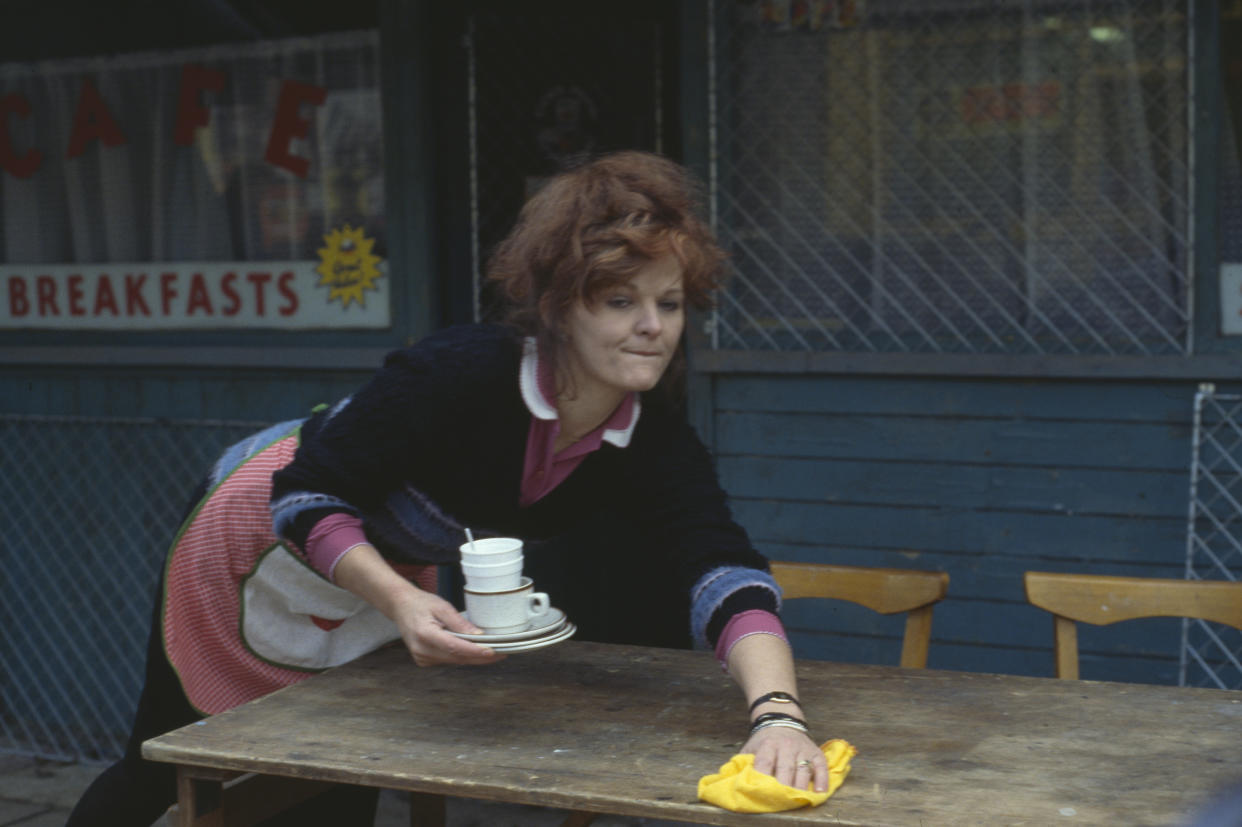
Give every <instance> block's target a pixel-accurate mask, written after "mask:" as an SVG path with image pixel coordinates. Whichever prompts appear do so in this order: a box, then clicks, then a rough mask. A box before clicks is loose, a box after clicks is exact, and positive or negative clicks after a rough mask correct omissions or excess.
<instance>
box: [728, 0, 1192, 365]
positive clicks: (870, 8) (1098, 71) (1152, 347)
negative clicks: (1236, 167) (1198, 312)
mask: <svg viewBox="0 0 1242 827" xmlns="http://www.w3.org/2000/svg"><path fill="white" fill-rule="evenodd" d="M711 8H712V20H711V24H710V25H711V35H712V48H711V49H710V55H711V61H712V64H711V66H710V67H709V68H710V77H711V79H712V84H713V91H712V98H713V103H714V104H715V113H716V117H715V129H714V135H715V139H716V145H715V147H714V157H715V158H716V163H715V171H714V175H713V181H712V191H713V196H714V207H715V220H716V223H717V230H718V232H719V234H720V236H721V238H722V240H723V241H724V242H725V243H726V245H727V247H728V248H729V249H730V251H731V254H732V263H733V273H732V280H731V284H730V285H729V286H728V287H727V289H726V290H725V291H724V292H723V295H722V296H721V297H720V307H719V310H718V312H717V314H716V318H715V325H714V342H715V344H716V346H717V347H719V348H738V349H769V350H812V351H814V350H847V351H880V352H884V351H918V352H981V353H1093V354H1094V353H1103V354H1147V353H1180V352H1185V351H1186V349H1187V348H1188V344H1187V342H1188V322H1189V315H1188V301H1187V294H1188V284H1189V280H1188V278H1187V272H1188V265H1187V250H1188V232H1187V227H1188V211H1187V204H1188V198H1187V187H1188V178H1187V170H1188V164H1189V151H1190V143H1189V136H1188V127H1187V99H1188V83H1189V80H1188V78H1189V75H1188V73H1187V60H1186V54H1187V43H1188V36H1189V35H1188V32H1189V29H1188V17H1187V15H1188V13H1189V12H1188V8H1189V7H1188V5H1187V4H1186V3H1185V0H1112V1H1110V2H1091V1H1090V0H1075V1H1074V2H1067V1H1065V0H1063V1H1062V2H1040V1H1039V0H1034V1H1033V2H1032V1H1031V0H1028V2H1023V3H1018V2H967V0H937V2H927V1H926V0H870V2H866V3H863V2H835V3H829V2H788V0H786V2H779V1H778V0H763V2H745V1H744V0H743V2H739V1H738V0H713V2H712V5H711Z"/></svg>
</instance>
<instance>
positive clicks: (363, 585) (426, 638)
mask: <svg viewBox="0 0 1242 827" xmlns="http://www.w3.org/2000/svg"><path fill="white" fill-rule="evenodd" d="M335 577H336V584H337V585H338V586H340V587H341V588H343V589H348V590H349V591H351V592H353V593H354V594H356V595H358V596H359V597H361V598H362V599H363V600H365V601H367V602H368V603H370V604H371V605H372V606H374V607H375V608H377V609H379V610H380V611H381V612H383V613H384V616H385V617H387V618H388V619H389V620H391V621H392V622H393V623H395V624H397V630H398V631H399V632H401V639H402V640H403V641H405V647H406V648H407V649H409V650H410V655H411V656H413V658H414V662H415V663H417V664H418V665H419V666H433V665H435V664H439V663H495V662H496V661H498V660H500V659H502V658H503V657H504V655H502V654H499V653H497V652H494V651H493V650H491V649H489V648H487V647H486V646H480V645H479V644H477V643H472V642H471V641H468V640H463V639H461V638H459V637H457V636H456V635H451V634H449V631H453V632H464V633H465V634H475V635H477V634H479V633H480V632H482V631H483V630H482V629H480V628H479V627H477V626H475V625H474V624H473V623H471V622H470V621H468V620H466V619H465V618H464V617H462V616H461V614H459V613H458V611H457V610H456V609H454V608H453V604H452V603H449V602H448V601H447V600H445V599H444V598H442V597H440V596H439V595H438V594H434V593H433V592H425V591H423V590H422V589H420V588H419V587H418V586H415V585H414V584H413V583H411V582H410V581H409V580H406V579H405V578H404V577H402V576H401V575H399V574H397V572H396V571H394V570H393V568H392V566H390V565H388V563H387V562H386V561H385V560H384V559H383V558H382V557H380V554H379V552H378V551H376V550H375V547H374V546H372V545H370V544H369V543H359V544H358V545H356V546H354V547H353V548H351V549H349V550H348V551H346V552H345V553H344V554H343V555H341V558H340V559H339V560H338V561H337V562H336V569H335Z"/></svg>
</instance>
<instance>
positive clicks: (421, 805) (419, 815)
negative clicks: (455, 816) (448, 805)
mask: <svg viewBox="0 0 1242 827" xmlns="http://www.w3.org/2000/svg"><path fill="white" fill-rule="evenodd" d="M444 809H445V808H444V796H442V795H439V794H437V793H410V827H444V819H445V812H444Z"/></svg>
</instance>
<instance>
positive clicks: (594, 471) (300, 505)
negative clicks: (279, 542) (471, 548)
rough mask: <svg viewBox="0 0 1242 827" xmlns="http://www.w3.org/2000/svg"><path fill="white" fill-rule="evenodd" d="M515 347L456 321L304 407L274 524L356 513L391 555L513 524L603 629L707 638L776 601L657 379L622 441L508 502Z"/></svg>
mask: <svg viewBox="0 0 1242 827" xmlns="http://www.w3.org/2000/svg"><path fill="white" fill-rule="evenodd" d="M521 353H522V346H521V341H520V339H518V338H517V337H516V336H514V335H513V333H512V332H510V331H509V330H508V329H506V328H502V327H498V326H493V325H468V326H460V327H455V328H450V329H448V330H445V331H441V332H439V333H436V334H433V335H431V336H429V337H427V338H426V339H424V340H422V341H421V342H419V343H418V344H416V345H414V346H413V347H410V348H407V349H404V350H400V351H397V352H394V353H392V354H390V355H389V356H388V357H387V359H386V360H385V363H384V366H383V368H382V369H381V370H380V371H379V372H378V373H377V374H376V375H375V376H374V377H373V378H372V380H371V381H370V382H369V383H368V384H366V385H365V386H364V387H363V388H361V389H360V390H359V391H358V392H357V393H356V394H354V395H353V396H352V397H350V398H348V399H346V400H343V401H342V402H340V403H338V404H337V405H336V406H335V407H333V408H332V409H330V410H325V411H322V412H320V413H318V414H316V415H315V416H313V417H311V418H310V419H309V420H307V421H306V422H305V423H304V424H303V426H302V430H301V436H302V439H301V445H300V447H299V449H298V452H297V455H296V456H295V458H294V460H293V462H291V463H290V464H289V465H288V466H287V467H285V468H284V469H282V470H281V471H278V472H277V473H276V474H275V475H274V477H273V490H272V504H273V514H274V521H275V527H276V532H277V534H278V535H279V536H281V537H284V538H285V539H287V540H289V541H290V542H291V543H293V544H294V545H295V546H297V547H299V548H301V547H303V545H304V543H305V540H306V536H307V534H308V533H309V531H310V529H311V527H312V526H313V525H314V524H315V523H316V522H318V521H319V520H320V519H322V518H323V517H324V516H326V515H327V514H329V513H333V512H346V513H352V514H355V515H358V516H360V517H362V518H363V519H364V528H365V530H366V532H367V535H368V539H371V540H372V542H374V543H375V545H376V546H377V548H379V550H380V551H381V553H382V554H383V555H384V556H385V557H386V558H388V559H391V560H394V561H396V562H427V563H448V562H455V561H456V560H457V556H458V555H457V546H458V545H459V544H460V543H461V542H462V541H463V539H464V537H463V534H462V533H461V527H463V526H469V527H471V528H472V529H473V530H474V532H475V534H476V536H485V535H488V534H491V535H502V536H513V537H520V538H522V539H523V540H524V541H525V542H526V545H527V551H526V558H527V567H526V568H527V571H528V573H530V574H531V575H532V577H535V576H536V575H538V577H537V578H536V587H537V588H540V589H541V590H546V591H549V593H550V594H551V596H552V600H553V604H554V605H558V606H565V605H566V604H572V605H574V606H575V610H576V611H577V614H578V615H579V617H575V614H574V611H575V610H571V609H569V608H566V613H567V614H569V615H570V617H571V619H575V620H578V619H585V617H583V616H585V615H588V614H592V615H595V614H600V615H607V616H606V617H601V618H599V622H598V623H595V624H593V625H592V624H587V626H588V628H587V630H586V631H587V632H588V635H587V636H591V635H590V634H589V633H590V631H591V629H593V628H595V627H600V628H599V629H597V630H596V631H597V632H598V633H597V634H595V635H594V637H596V638H598V639H612V640H629V639H631V638H637V639H634V640H631V641H630V642H655V643H667V644H670V645H677V644H679V643H681V642H683V641H684V642H691V640H694V641H695V642H697V643H698V644H699V645H711V644H713V643H714V641H715V638H716V637H717V635H718V634H719V633H720V631H721V629H723V626H724V624H725V623H726V622H727V620H728V618H729V617H731V616H732V615H734V614H735V613H737V612H739V611H744V610H746V609H753V608H762V609H766V610H768V611H772V612H775V611H777V609H778V605H779V598H778V595H779V590H778V589H777V588H776V585H775V583H774V582H773V581H772V579H771V577H770V576H769V575H768V574H767V562H766V560H765V559H764V558H763V556H762V555H760V554H759V553H758V552H757V551H756V550H755V549H754V548H753V547H752V546H751V544H750V542H749V539H748V538H747V535H746V532H745V531H744V530H743V529H742V528H741V527H740V526H739V525H738V524H737V523H735V522H734V521H733V519H732V517H731V515H730V512H729V509H728V506H727V504H726V500H725V494H724V492H723V491H722V490H721V488H720V486H719V484H718V482H717V480H716V475H715V471H714V469H713V467H712V463H711V459H710V457H709V455H708V452H707V450H706V449H705V448H704V446H703V445H702V443H701V442H700V441H699V439H698V438H697V436H696V435H695V434H694V431H693V429H692V428H691V427H690V426H689V424H688V423H687V422H686V420H685V418H684V416H682V415H681V414H680V413H679V412H678V411H676V410H674V408H673V406H671V405H670V404H669V403H668V402H667V401H666V400H665V399H664V398H663V397H662V396H661V395H660V394H657V393H649V394H645V395H644V397H643V400H642V404H643V409H642V415H641V416H640V418H639V421H638V424H637V427H636V429H635V431H634V434H633V438H632V439H631V441H630V444H629V445H628V446H627V447H626V448H618V447H616V446H613V445H611V444H608V443H604V444H603V445H601V447H600V448H599V450H597V451H595V452H593V453H591V454H590V455H589V456H588V457H587V458H586V459H585V460H584V461H583V462H582V464H581V465H579V466H578V467H577V468H576V469H575V470H574V471H573V473H571V474H570V475H569V477H568V478H566V479H565V480H564V481H563V482H562V483H561V484H560V485H559V486H557V488H555V489H554V490H553V491H551V492H550V493H549V494H548V495H546V496H545V497H543V498H541V499H540V500H538V501H537V502H535V503H533V504H531V505H529V506H526V507H521V506H519V504H518V499H519V491H520V487H521V479H522V470H523V463H524V459H525V450H526V437H527V431H528V429H529V427H530V416H531V415H530V412H529V411H528V409H527V408H526V405H525V403H524V402H523V401H522V396H521V391H520V387H519V384H518V369H519V364H520V360H521ZM547 583H556V584H557V587H558V588H559V590H560V594H559V595H558V594H557V593H555V592H553V590H552V589H551V588H548V587H546V584H547ZM609 606H611V608H608V607H609ZM635 613H638V614H641V621H640V622H636V621H635V619H634V617H635ZM636 623H637V625H636ZM579 627H580V629H581V628H583V623H579ZM638 627H641V628H642V629H646V630H652V629H657V630H658V629H665V630H667V633H666V634H660V633H658V632H655V633H649V632H647V631H635V630H636V629H637V628H638Z"/></svg>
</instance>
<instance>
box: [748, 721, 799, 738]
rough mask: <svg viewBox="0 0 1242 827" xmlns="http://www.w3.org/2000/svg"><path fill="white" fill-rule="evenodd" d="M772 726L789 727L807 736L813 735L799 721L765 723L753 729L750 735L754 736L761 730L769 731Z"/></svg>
mask: <svg viewBox="0 0 1242 827" xmlns="http://www.w3.org/2000/svg"><path fill="white" fill-rule="evenodd" d="M770 726H783V727H789V728H790V729H796V730H798V731H799V732H802V733H805V734H806V735H810V734H811V731H810V730H809V729H807V728H806V725H805V724H800V723H798V722H797V721H764V722H763V723H762V724H759V725H758V726H754V727H751V730H750V734H751V735H754V734H755V733H756V732H758V731H759V730H761V729H767V728H768V727H770Z"/></svg>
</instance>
